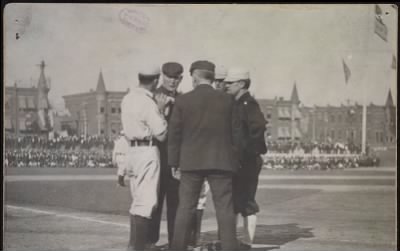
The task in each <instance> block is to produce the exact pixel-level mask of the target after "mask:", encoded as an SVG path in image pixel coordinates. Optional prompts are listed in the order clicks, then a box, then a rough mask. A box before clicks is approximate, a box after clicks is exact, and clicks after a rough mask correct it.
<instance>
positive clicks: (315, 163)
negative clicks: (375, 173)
mask: <svg viewBox="0 0 400 251" xmlns="http://www.w3.org/2000/svg"><path fill="white" fill-rule="evenodd" d="M360 166H379V158H377V157H374V156H373V157H366V156H358V155H350V156H338V155H332V156H328V155H321V156H307V155H303V156H301V155H298V156H294V155H293V156H290V155H289V156H265V157H264V168H267V169H290V170H297V169H307V170H331V169H344V168H355V167H360Z"/></svg>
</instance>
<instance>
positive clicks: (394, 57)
mask: <svg viewBox="0 0 400 251" xmlns="http://www.w3.org/2000/svg"><path fill="white" fill-rule="evenodd" d="M391 67H392V69H393V70H396V69H397V60H396V56H395V55H393V57H392V65H391Z"/></svg>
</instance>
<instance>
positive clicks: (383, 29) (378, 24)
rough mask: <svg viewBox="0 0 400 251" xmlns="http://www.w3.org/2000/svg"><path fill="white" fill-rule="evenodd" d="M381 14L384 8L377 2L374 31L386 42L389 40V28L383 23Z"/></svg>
mask: <svg viewBox="0 0 400 251" xmlns="http://www.w3.org/2000/svg"><path fill="white" fill-rule="evenodd" d="M381 15H382V9H381V8H380V7H379V6H378V5H377V4H376V5H375V28H374V31H375V33H376V34H377V35H378V36H379V37H380V38H382V39H383V40H384V41H385V42H387V35H388V28H387V26H386V24H384V23H383V20H382V17H381Z"/></svg>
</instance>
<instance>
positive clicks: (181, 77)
mask: <svg viewBox="0 0 400 251" xmlns="http://www.w3.org/2000/svg"><path fill="white" fill-rule="evenodd" d="M182 79H183V76H182V75H180V76H179V78H178V83H180V82H181V81H182Z"/></svg>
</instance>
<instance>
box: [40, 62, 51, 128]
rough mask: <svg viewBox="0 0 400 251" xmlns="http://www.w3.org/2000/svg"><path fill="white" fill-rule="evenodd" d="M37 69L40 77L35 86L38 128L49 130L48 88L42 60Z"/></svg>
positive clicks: (44, 65)
mask: <svg viewBox="0 0 400 251" xmlns="http://www.w3.org/2000/svg"><path fill="white" fill-rule="evenodd" d="M39 67H40V77H39V81H38V85H37V110H38V116H39V127H40V129H41V130H50V129H51V121H50V117H49V110H50V104H49V91H50V88H49V86H48V85H47V81H46V77H45V74H44V68H45V67H46V64H45V62H44V60H42V62H41V63H40V65H39Z"/></svg>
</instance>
